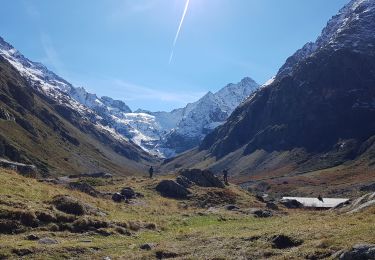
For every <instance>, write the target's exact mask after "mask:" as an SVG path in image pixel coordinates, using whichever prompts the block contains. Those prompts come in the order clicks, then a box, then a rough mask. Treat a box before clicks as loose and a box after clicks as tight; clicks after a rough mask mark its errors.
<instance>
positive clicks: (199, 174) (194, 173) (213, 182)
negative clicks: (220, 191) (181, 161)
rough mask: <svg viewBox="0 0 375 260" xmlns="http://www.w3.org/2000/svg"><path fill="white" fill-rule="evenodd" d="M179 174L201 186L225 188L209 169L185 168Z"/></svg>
mask: <svg viewBox="0 0 375 260" xmlns="http://www.w3.org/2000/svg"><path fill="white" fill-rule="evenodd" d="M180 175H181V176H184V177H185V178H187V179H188V180H189V181H191V182H193V183H195V184H196V185H198V186H201V187H217V188H225V185H224V183H223V182H222V181H221V180H220V179H219V178H218V177H216V176H215V175H214V174H213V173H212V172H211V171H209V170H199V169H187V170H182V171H181V172H180Z"/></svg>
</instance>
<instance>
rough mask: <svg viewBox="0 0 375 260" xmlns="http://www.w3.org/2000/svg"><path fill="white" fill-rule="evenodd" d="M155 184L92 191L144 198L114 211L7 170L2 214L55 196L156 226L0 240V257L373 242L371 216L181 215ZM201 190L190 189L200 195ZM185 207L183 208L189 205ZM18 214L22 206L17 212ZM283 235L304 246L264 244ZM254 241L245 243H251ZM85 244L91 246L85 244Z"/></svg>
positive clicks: (281, 253) (0, 180)
mask: <svg viewBox="0 0 375 260" xmlns="http://www.w3.org/2000/svg"><path fill="white" fill-rule="evenodd" d="M156 183H157V180H148V179H145V178H144V179H142V178H124V179H116V180H115V181H114V182H113V184H108V183H107V184H106V185H105V186H98V188H100V189H102V190H106V191H112V192H113V191H118V190H119V189H120V188H121V187H125V186H130V187H133V188H134V189H135V190H136V191H138V192H141V193H142V194H144V196H145V197H144V198H143V199H139V200H137V201H138V202H139V203H138V204H135V205H128V204H115V203H113V202H112V201H111V200H109V199H104V198H93V197H90V196H88V195H86V194H83V193H80V192H77V191H71V190H67V189H65V188H62V187H61V186H56V185H49V184H45V183H40V182H38V181H36V180H33V179H28V178H24V177H21V176H19V175H17V174H15V173H13V172H10V171H0V210H1V209H9V208H12V207H17V205H18V206H19V205H24V206H25V208H27V209H28V210H34V211H36V210H43V209H45V208H46V207H49V201H50V200H51V199H52V198H53V197H54V196H56V195H59V194H69V195H71V196H73V197H76V198H77V199H79V200H81V201H83V202H85V203H89V204H91V205H94V206H96V207H98V208H100V209H102V210H103V211H105V212H107V213H108V216H107V217H103V218H104V219H107V220H110V221H118V222H129V221H140V222H144V223H150V222H152V223H155V224H156V225H157V230H155V231H152V230H146V229H141V230H140V231H138V232H134V233H133V235H132V236H123V235H119V234H114V235H111V236H108V237H104V236H100V235H96V234H88V233H84V234H77V233H69V232H51V231H43V230H33V231H30V232H27V233H25V234H18V235H1V236H0V255H8V256H10V257H14V258H16V257H15V255H14V254H13V253H12V250H14V249H20V248H27V249H31V250H33V254H32V257H33V258H35V259H56V258H64V257H65V258H76V259H101V258H102V257H104V256H111V257H112V259H155V251H157V250H167V251H171V252H176V253H179V254H180V259H212V258H214V257H217V258H220V257H221V258H223V259H239V258H246V257H248V258H251V257H252V258H265V257H267V258H270V259H301V258H305V257H306V256H307V255H311V254H319V253H321V254H323V253H327V252H335V251H338V250H340V249H343V248H349V247H351V246H352V245H354V244H356V243H375V237H374V236H373V234H374V233H375V224H374V223H375V221H374V220H375V219H374V216H375V215H374V214H375V209H370V210H368V211H366V212H363V213H358V214H353V215H347V214H343V215H338V214H336V213H334V212H329V211H325V212H321V211H319V212H314V211H301V210H296V211H287V210H285V211H284V213H283V214H280V215H278V216H275V217H272V218H268V219H258V218H254V217H252V216H250V215H247V214H242V213H236V212H229V211H225V210H223V209H221V208H218V209H217V211H215V212H211V213H209V212H207V211H206V209H201V208H196V207H193V206H190V207H188V209H182V208H181V206H180V204H181V201H176V200H171V199H166V198H162V197H160V196H159V195H158V194H157V193H156V192H155V191H154V190H153V187H154V185H155V184H156ZM231 190H232V191H233V192H235V193H236V194H237V195H238V203H237V204H239V205H240V206H241V208H244V209H245V208H246V207H254V206H259V203H257V202H256V201H255V200H254V199H253V198H252V197H251V196H250V195H249V194H247V193H246V192H244V191H241V190H238V189H237V188H236V187H231ZM204 191H205V189H196V190H194V192H196V193H202V194H203V193H204ZM187 203H189V202H187ZM21 208H22V207H21ZM29 233H35V234H38V235H39V236H41V237H43V236H48V237H53V238H55V239H57V240H58V241H59V244H57V245H49V246H45V245H39V244H38V243H37V242H35V241H28V240H25V238H24V237H25V235H26V234H29ZM278 234H286V235H290V236H292V237H294V238H298V239H302V240H304V243H303V244H302V245H301V246H299V247H298V248H291V249H288V250H279V249H274V248H272V246H271V243H270V241H269V240H270V238H271V237H272V236H274V235H278ZM252 237H253V238H254V237H259V238H258V239H253V241H250V240H251V239H249V238H252ZM85 240H88V241H90V242H87V241H86V242H85ZM143 243H156V244H157V247H156V248H155V249H153V250H151V251H143V250H140V249H139V246H140V245H141V244H143Z"/></svg>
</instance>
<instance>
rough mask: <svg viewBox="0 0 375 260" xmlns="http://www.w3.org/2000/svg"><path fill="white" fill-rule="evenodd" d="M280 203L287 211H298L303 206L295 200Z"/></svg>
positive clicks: (285, 200)
mask: <svg viewBox="0 0 375 260" xmlns="http://www.w3.org/2000/svg"><path fill="white" fill-rule="evenodd" d="M280 203H281V204H282V205H284V206H285V207H287V208H288V209H300V208H303V204H302V203H301V202H299V201H297V200H288V199H284V200H280Z"/></svg>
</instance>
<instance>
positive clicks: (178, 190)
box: [156, 180, 191, 199]
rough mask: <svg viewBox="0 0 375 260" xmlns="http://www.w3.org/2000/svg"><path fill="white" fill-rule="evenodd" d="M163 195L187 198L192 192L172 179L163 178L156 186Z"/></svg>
mask: <svg viewBox="0 0 375 260" xmlns="http://www.w3.org/2000/svg"><path fill="white" fill-rule="evenodd" d="M156 191H158V192H159V193H160V194H161V195H162V196H164V197H169V198H174V199H186V198H187V197H188V195H189V194H191V192H190V191H189V190H188V189H186V188H185V187H183V186H181V185H180V184H178V183H176V182H175V181H172V180H163V181H161V182H160V183H159V184H158V185H157V186H156Z"/></svg>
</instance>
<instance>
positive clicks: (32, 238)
mask: <svg viewBox="0 0 375 260" xmlns="http://www.w3.org/2000/svg"><path fill="white" fill-rule="evenodd" d="M26 239H27V240H31V241H36V240H39V237H38V236H37V235H35V234H30V235H27V236H26Z"/></svg>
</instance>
